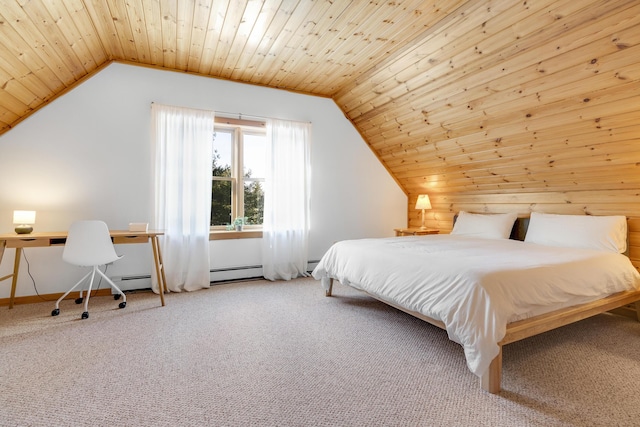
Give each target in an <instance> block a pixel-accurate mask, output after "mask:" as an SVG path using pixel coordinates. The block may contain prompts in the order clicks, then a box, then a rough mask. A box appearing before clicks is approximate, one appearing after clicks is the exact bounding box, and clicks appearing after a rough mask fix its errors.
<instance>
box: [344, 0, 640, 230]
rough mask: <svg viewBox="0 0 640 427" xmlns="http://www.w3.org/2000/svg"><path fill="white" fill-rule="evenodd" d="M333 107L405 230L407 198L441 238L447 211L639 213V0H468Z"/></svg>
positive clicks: (415, 215)
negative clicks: (380, 171) (384, 186)
mask: <svg viewBox="0 0 640 427" xmlns="http://www.w3.org/2000/svg"><path fill="white" fill-rule="evenodd" d="M336 102H337V103H338V104H339V105H340V106H341V107H342V108H343V109H344V110H345V113H346V114H347V116H348V117H350V118H351V120H352V121H353V122H354V123H355V124H356V126H357V127H358V129H359V130H360V131H361V133H362V134H363V136H364V137H365V139H366V140H367V141H368V143H369V144H370V146H371V148H372V150H373V151H374V152H375V153H376V154H377V155H378V157H379V158H380V159H381V161H382V162H383V163H384V164H385V165H386V167H387V168H388V169H389V170H390V171H391V172H392V173H393V175H394V176H395V178H396V179H397V181H398V182H399V183H400V185H401V186H403V188H404V189H405V190H406V192H407V194H408V196H409V206H408V207H409V209H408V211H409V217H408V224H409V226H419V225H420V211H417V210H415V209H414V206H415V203H416V199H417V196H418V195H419V194H429V196H430V198H431V202H432V205H433V209H431V210H430V211H427V212H426V218H427V225H428V226H430V227H434V228H439V229H441V230H443V231H444V232H446V231H449V230H450V229H451V228H452V219H453V215H454V213H456V212H458V211H460V210H467V211H472V212H517V213H519V214H521V215H526V214H528V213H530V212H533V211H537V212H549V213H571V214H592V215H605V214H622V215H627V216H629V217H640V2H638V1H622V0H614V1H598V0H583V1H578V2H576V1H574V0H566V1H564V0H562V1H545V0H542V1H536V2H525V1H503V2H480V1H476V2H467V3H465V4H464V5H462V6H461V7H460V8H459V9H458V10H457V11H456V13H455V14H451V15H449V16H448V19H446V20H442V21H441V22H440V23H439V25H438V26H437V27H436V28H433V29H432V31H430V32H429V33H428V34H425V37H424V39H422V40H416V43H415V47H414V49H413V50H404V51H403V52H402V53H401V54H398V55H395V56H394V57H393V58H390V60H389V61H386V62H385V63H384V64H380V65H379V66H377V67H376V69H375V70H373V71H372V72H371V73H369V74H368V75H366V76H361V77H360V78H359V79H358V80H357V82H355V83H354V84H352V85H351V86H350V87H348V88H345V89H344V90H343V91H341V92H339V93H338V94H337V96H336ZM634 224H635V223H634ZM636 228H637V227H636ZM636 232H638V230H635V231H634V233H636ZM633 238H634V240H635V239H636V236H635V235H634V237H633Z"/></svg>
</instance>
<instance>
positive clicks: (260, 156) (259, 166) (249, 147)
mask: <svg viewBox="0 0 640 427" xmlns="http://www.w3.org/2000/svg"><path fill="white" fill-rule="evenodd" d="M243 143H244V145H243V159H242V164H243V171H242V173H243V175H244V177H245V178H264V177H265V175H266V170H267V169H266V167H267V137H266V136H265V135H261V134H255V133H249V132H245V133H244V134H243Z"/></svg>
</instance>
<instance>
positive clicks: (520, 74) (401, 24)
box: [0, 0, 640, 232]
mask: <svg viewBox="0 0 640 427" xmlns="http://www.w3.org/2000/svg"><path fill="white" fill-rule="evenodd" d="M2 4H3V7H2V8H1V9H0V134H1V133H2V132H6V131H8V130H9V129H10V128H11V127H12V126H14V125H15V124H16V123H18V122H19V121H20V120H23V119H24V118H25V117H28V115H29V114H32V113H33V112H34V111H36V110H37V109H38V108H40V107H42V106H43V105H46V103H47V102H49V101H50V100H51V99H53V98H55V97H56V96H59V95H60V94H62V93H65V92H66V91H68V90H70V89H71V88H73V87H74V85H76V84H78V82H81V81H83V80H84V79H86V78H87V77H88V76H90V75H91V74H92V73H94V72H96V71H98V70H100V69H101V68H102V67H104V66H106V64H108V63H110V62H111V61H121V62H127V63H131V64H141V65H146V66H153V67H159V68H164V69H171V70H179V71H182V72H189V73H196V74H200V75H206V76H213V77H217V78H226V79H231V80H235V81H242V82H247V83H252V84H257V85H264V86H270V87H276V88H283V89H288V90H293V91H298V92H303V93H310V94H314V95H319V96H326V97H331V98H333V99H334V100H335V102H336V104H337V105H338V106H339V107H340V108H341V109H342V110H343V111H344V113H345V115H346V117H347V118H348V119H349V120H351V122H352V123H353V124H354V126H355V127H356V129H357V130H358V132H360V134H361V135H362V136H363V138H364V139H365V141H366V143H367V144H369V146H370V147H371V150H372V151H373V153H374V154H375V155H376V156H377V157H378V158H379V159H380V161H381V162H382V164H383V165H384V167H385V168H386V169H387V170H388V171H389V172H390V173H391V174H392V176H393V177H394V179H395V180H396V181H397V182H398V184H399V185H400V186H401V187H402V188H403V189H404V191H405V192H406V193H407V195H408V196H409V217H408V222H409V225H411V226H416V225H419V224H420V219H419V212H417V211H415V210H414V209H413V204H414V203H415V200H416V198H417V196H418V195H419V194H424V193H426V194H429V195H430V196H431V200H432V202H433V209H432V210H430V211H429V212H428V213H427V217H428V225H429V226H431V227H438V228H441V229H442V230H443V231H447V230H449V229H450V228H451V220H452V217H453V214H454V213H455V212H457V211H459V210H463V209H464V210H469V211H476V212H517V213H519V214H522V215H525V214H527V213H529V212H532V211H541V212H558V213H563V212H564V213H589V214H595V215H597V214H607V213H613V214H624V215H628V216H630V217H640V203H639V202H638V200H637V199H638V196H637V193H640V170H639V168H640V148H638V147H640V2H638V1H637V0H581V1H575V0H536V1H522V0H501V1H480V0H452V1H447V2H441V1H437V0H426V1H425V0H402V1H394V2H377V1H369V0H366V1H365V0H362V1H360V0H354V1H350V2H338V1H333V2H330V1H315V2H312V1H306V0H264V1H257V0H235V1H232V0H200V1H198V2H194V1H192V0H130V1H127V2H123V1H120V0H46V1H45V0H32V1H21V0H6V1H3V3H2ZM402 225H403V224H398V226H402ZM638 232H640V231H638Z"/></svg>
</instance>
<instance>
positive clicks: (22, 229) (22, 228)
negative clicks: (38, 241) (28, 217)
mask: <svg viewBox="0 0 640 427" xmlns="http://www.w3.org/2000/svg"><path fill="white" fill-rule="evenodd" d="M32 231H33V227H31V226H30V225H19V226H17V227H16V233H18V234H29V233H31V232H32Z"/></svg>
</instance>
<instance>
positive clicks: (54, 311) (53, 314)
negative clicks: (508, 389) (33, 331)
mask: <svg viewBox="0 0 640 427" xmlns="http://www.w3.org/2000/svg"><path fill="white" fill-rule="evenodd" d="M58 314H60V309H59V308H56V309H55V310H53V311H52V312H51V315H52V316H57V315H58Z"/></svg>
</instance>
